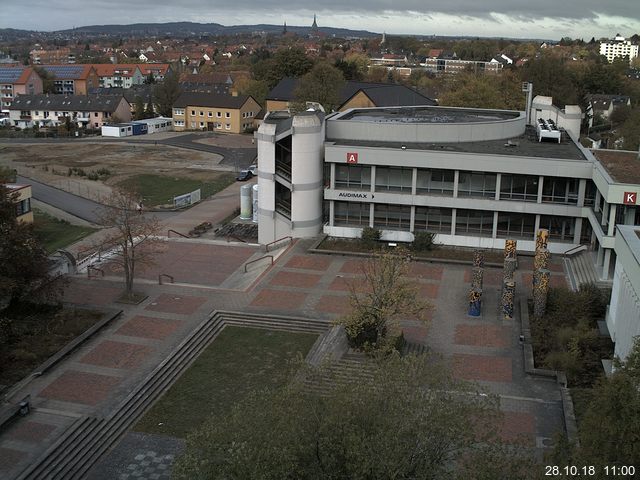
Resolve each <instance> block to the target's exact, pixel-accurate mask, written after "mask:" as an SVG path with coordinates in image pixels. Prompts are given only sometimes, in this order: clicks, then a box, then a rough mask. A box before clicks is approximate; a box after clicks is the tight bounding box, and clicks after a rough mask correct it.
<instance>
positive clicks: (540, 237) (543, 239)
mask: <svg viewBox="0 0 640 480" xmlns="http://www.w3.org/2000/svg"><path fill="white" fill-rule="evenodd" d="M548 242H549V230H547V229H546V228H541V229H540V230H538V233H536V252H537V251H538V250H539V249H542V248H543V249H545V250H546V249H547V243H548Z"/></svg>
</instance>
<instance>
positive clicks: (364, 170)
mask: <svg viewBox="0 0 640 480" xmlns="http://www.w3.org/2000/svg"><path fill="white" fill-rule="evenodd" d="M533 106H534V107H535V106H536V100H534V101H533ZM540 112H543V114H544V116H540V115H539V113H540ZM546 113H547V112H546V111H545V110H543V109H541V108H532V109H531V114H530V117H531V118H530V120H529V121H528V120H527V113H525V112H518V111H504V110H482V109H471V108H447V107H438V106H417V107H393V108H354V109H349V110H347V111H344V112H338V113H334V114H331V115H328V116H326V117H325V114H324V113H323V112H321V111H306V112H302V113H299V114H297V115H290V114H288V113H287V112H271V113H269V114H268V115H267V116H266V118H265V120H264V123H263V124H262V125H261V126H260V128H259V130H258V132H257V133H256V139H257V144H258V177H259V179H258V184H259V210H258V218H259V241H260V243H268V242H271V241H273V240H276V239H279V238H281V237H285V236H288V235H291V236H293V237H298V238H300V237H312V236H316V235H319V234H321V233H325V234H328V235H330V236H334V237H351V238H356V237H359V236H360V235H361V232H362V229H363V228H364V227H367V226H369V227H374V228H377V229H379V230H381V232H382V239H383V240H386V241H392V242H409V241H412V240H413V234H414V233H415V232H421V231H427V232H432V233H435V234H436V238H435V241H436V242H437V243H441V244H445V245H452V246H460V247H473V248H478V247H481V248H493V249H502V248H504V243H505V239H508V238H514V239H517V240H518V249H519V250H522V251H530V252H533V251H534V249H535V232H536V231H537V230H538V229H539V228H546V229H548V230H549V232H550V242H549V248H550V250H551V251H552V253H563V252H566V251H568V250H570V249H572V248H574V247H579V246H581V245H582V246H583V247H582V249H583V250H584V249H586V250H588V251H589V252H590V253H591V254H589V255H587V258H589V261H590V262H591V263H593V268H594V269H595V271H596V272H597V273H596V275H597V280H600V281H605V282H607V283H610V282H611V279H612V277H613V270H614V266H615V264H616V253H615V251H614V245H615V241H616V238H615V237H616V226H618V225H638V224H640V208H639V207H638V206H637V204H638V194H639V193H640V168H638V166H640V160H638V158H637V157H638V154H637V152H623V153H622V154H621V156H619V155H617V154H616V152H612V151H604V150H603V151H593V152H592V151H590V150H587V149H585V148H583V147H582V146H581V145H580V144H579V143H578V142H577V141H576V138H577V136H576V135H577V134H578V132H575V129H574V128H573V126H571V127H569V126H567V127H566V128H559V126H558V125H561V124H560V122H559V120H558V119H556V120H553V119H550V118H548V117H547V116H546ZM538 117H540V118H538ZM577 117H578V118H579V115H577ZM558 118H559V117H558ZM574 123H575V122H574ZM571 125H572V124H571ZM578 125H579V119H578Z"/></svg>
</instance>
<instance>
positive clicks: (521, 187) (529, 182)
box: [500, 174, 540, 202]
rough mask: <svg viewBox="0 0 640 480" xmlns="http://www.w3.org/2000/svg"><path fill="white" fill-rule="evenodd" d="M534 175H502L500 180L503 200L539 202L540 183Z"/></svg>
mask: <svg viewBox="0 0 640 480" xmlns="http://www.w3.org/2000/svg"><path fill="white" fill-rule="evenodd" d="M539 180H540V178H539V177H536V176H534V175H507V174H505V175H502V177H501V180H500V199H501V200H521V201H522V200H523V201H525V202H537V201H538V182H539Z"/></svg>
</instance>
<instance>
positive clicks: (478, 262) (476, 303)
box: [469, 250, 484, 317]
mask: <svg viewBox="0 0 640 480" xmlns="http://www.w3.org/2000/svg"><path fill="white" fill-rule="evenodd" d="M483 281H484V251H483V250H475V251H474V252H473V270H472V271H471V289H470V290H469V315H471V316H472V317H479V316H480V313H481V310H482V285H483Z"/></svg>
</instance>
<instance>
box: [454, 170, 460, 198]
mask: <svg viewBox="0 0 640 480" xmlns="http://www.w3.org/2000/svg"><path fill="white" fill-rule="evenodd" d="M459 181H460V170H456V171H455V173H454V174H453V198H458V182H459Z"/></svg>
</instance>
